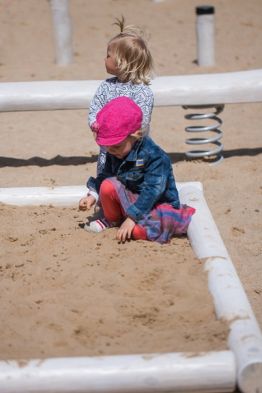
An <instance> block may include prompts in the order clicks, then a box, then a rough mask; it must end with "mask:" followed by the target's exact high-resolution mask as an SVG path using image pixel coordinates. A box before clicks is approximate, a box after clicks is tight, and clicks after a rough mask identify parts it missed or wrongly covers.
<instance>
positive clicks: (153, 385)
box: [0, 182, 262, 393]
mask: <svg viewBox="0 0 262 393" xmlns="http://www.w3.org/2000/svg"><path fill="white" fill-rule="evenodd" d="M177 186H178V190H179V194H180V198H181V202H182V203H186V204H188V205H190V206H193V207H194V208H196V213H195V215H194V216H193V218H192V222H191V223H190V226H189V229H188V237H189V240H190V243H191V245H192V248H193V250H194V252H195V254H196V256H197V257H198V258H199V259H201V260H203V261H205V270H207V272H208V286H209V291H210V292H211V294H212V297H213V301H214V306H215V310H216V314H217V317H218V318H219V319H220V318H221V319H224V320H226V321H227V322H228V323H229V327H230V333H229V337H228V346H229V349H230V350H229V351H218V352H209V353H200V354H187V353H167V354H144V355H125V356H106V357H93V358H90V357H82V358H73V357H72V358H53V359H31V360H27V361H25V363H24V364H23V362H22V363H21V361H16V360H10V361H0V386H1V393H12V392H21V393H28V392H38V391H39V392H40V391H41V392H46V393H47V392H50V393H51V392H52V393H53V392H54V391H55V392H61V393H62V392H74V393H77V392H86V393H96V392H101V393H102V392H104V393H105V392H106V393H107V392H110V393H113V392H114V393H117V392H119V393H120V392H121V393H125V392H126V393H127V392H129V393H130V392H137V393H142V392H148V393H149V392H158V393H160V392H170V391H172V392H173V393H175V392H180V393H182V392H196V391H198V392H199V391H201V392H232V391H233V390H234V388H235V385H236V384H237V385H238V387H239V389H240V390H241V391H242V392H243V393H261V392H262V334H261V331H260V328H259V326H258V323H257V320H256V318H255V315H254V313H253V311H252V308H251V306H250V303H249V301H248V299H247V296H246V293H245V291H244V289H243V286H242V284H241V281H240V279H239V277H238V275H237V272H236V270H235V268H234V265H233V263H232V261H231V259H230V257H229V254H228V252H227V250H226V248H225V245H224V243H223V240H222V239H221V237H220V234H219V231H218V228H217V226H216V224H215V222H214V220H213V217H212V215H211V212H210V210H209V208H208V205H207V203H206V200H205V198H204V195H203V189H202V184H201V183H199V182H189V183H178V184H177ZM86 192H87V189H86V187H84V186H72V187H70V186H64V187H52V188H49V187H29V188H23V187H20V188H2V189H0V202H1V203H5V204H11V205H18V206H19V205H20V206H21V205H39V204H53V205H61V206H69V205H73V204H77V203H78V201H79V199H80V198H81V197H82V196H83V195H86Z"/></svg>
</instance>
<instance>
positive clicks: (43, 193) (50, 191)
mask: <svg viewBox="0 0 262 393" xmlns="http://www.w3.org/2000/svg"><path fill="white" fill-rule="evenodd" d="M183 184H185V183H177V188H178V190H179V189H180V188H181V187H182V185H183ZM186 184H188V185H192V186H195V187H197V186H198V185H199V183H198V182H188V183H186ZM87 191H88V189H87V187H86V186H60V187H7V188H0V203H5V204H8V205H16V206H29V205H32V206H39V205H50V204H52V205H54V206H72V205H77V204H78V202H79V200H80V198H82V197H83V196H85V195H86V194H87ZM0 393H1V392H0Z"/></svg>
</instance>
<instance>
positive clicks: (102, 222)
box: [84, 217, 113, 232]
mask: <svg viewBox="0 0 262 393" xmlns="http://www.w3.org/2000/svg"><path fill="white" fill-rule="evenodd" d="M112 227H113V225H111V224H110V223H109V222H108V221H107V220H106V219H105V218H104V217H103V218H99V219H97V220H94V221H91V222H90V223H86V224H85V226H84V229H85V230H86V231H87V232H102V231H104V230H105V229H108V228H112Z"/></svg>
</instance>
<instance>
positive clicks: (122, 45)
mask: <svg viewBox="0 0 262 393" xmlns="http://www.w3.org/2000/svg"><path fill="white" fill-rule="evenodd" d="M114 24H115V25H117V26H118V27H119V28H120V33H119V34H117V35H116V36H115V37H113V38H112V39H111V40H110V41H109V43H108V46H110V49H111V50H112V53H113V55H114V58H115V61H116V66H117V69H118V78H119V79H120V80H121V81H122V82H129V81H131V82H133V83H144V84H146V85H148V84H149V83H150V80H151V77H152V72H153V59H152V56H151V53H150V51H149V49H148V47H147V44H146V42H145V40H144V39H143V37H142V34H143V33H142V32H141V31H140V30H139V29H138V28H137V27H135V26H125V19H124V17H123V16H122V19H116V22H115V23H114Z"/></svg>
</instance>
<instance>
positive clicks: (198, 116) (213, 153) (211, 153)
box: [183, 105, 224, 159]
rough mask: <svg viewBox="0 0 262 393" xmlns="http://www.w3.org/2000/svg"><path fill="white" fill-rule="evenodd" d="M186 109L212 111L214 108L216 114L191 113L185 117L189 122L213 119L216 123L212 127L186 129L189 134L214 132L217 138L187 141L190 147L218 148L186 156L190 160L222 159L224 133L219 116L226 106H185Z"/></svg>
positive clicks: (191, 152) (198, 126)
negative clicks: (203, 158) (205, 146)
mask: <svg viewBox="0 0 262 393" xmlns="http://www.w3.org/2000/svg"><path fill="white" fill-rule="evenodd" d="M183 108H184V109H194V110H196V109H201V110H203V109H210V108H211V109H212V108H214V112H208V113H189V114H186V115H185V118H186V119H188V120H206V119H208V120H209V119H211V120H214V121H215V123H214V124H212V125H205V126H203V125H193V126H188V127H186V128H185V130H186V131H187V132H193V133H199V132H200V133H203V132H212V133H215V136H212V137H207V138H203V137H198V138H196V137H195V138H188V139H186V143H187V144H188V145H206V144H214V145H215V146H216V147H215V148H214V149H213V150H190V151H188V152H186V156H187V157H190V158H199V157H210V156H216V157H217V159H220V158H222V155H221V152H222V150H223V145H222V143H221V142H220V139H221V138H222V135H223V132H222V131H221V130H220V126H221V125H222V120H221V119H220V118H219V117H218V114H219V113H221V112H222V111H223V109H224V105H205V106H200V105H199V106H189V105H187V106H183Z"/></svg>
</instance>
